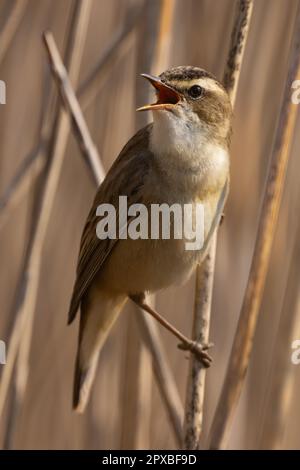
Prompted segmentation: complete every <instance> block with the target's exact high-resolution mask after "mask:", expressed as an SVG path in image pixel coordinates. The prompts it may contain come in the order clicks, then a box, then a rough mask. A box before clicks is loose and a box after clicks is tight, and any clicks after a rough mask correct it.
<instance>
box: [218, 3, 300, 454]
mask: <svg viewBox="0 0 300 470" xmlns="http://www.w3.org/2000/svg"><path fill="white" fill-rule="evenodd" d="M299 54H300V5H299V7H298V13H297V18H296V22H295V34H294V38H293V45H292V52H291V58H290V65H289V70H288V76H287V82H286V87H285V93H284V98H283V102H282V106H281V110H280V117H279V123H278V127H277V131H276V137H275V144H274V147H273V151H272V157H271V163H270V167H269V171H268V177H267V184H266V189H265V192H264V197H263V205H262V210H261V215H260V219H259V225H258V232H257V236H256V242H255V247H254V254H253V259H252V264H251V268H250V273H249V278H248V283H247V287H246V292H245V296H244V301H243V305H242V309H241V313H240V318H239V322H238V326H237V329H236V333H235V337H234V341H233V346H232V350H231V354H230V358H229V364H228V368H227V372H226V375H225V381H224V384H223V387H222V392H221V396H220V399H219V403H218V406H217V410H216V413H215V417H214V420H213V424H212V428H211V433H210V447H211V448H212V449H222V448H225V446H226V444H227V440H228V435H229V431H230V427H231V423H232V419H233V415H234V411H235V409H236V407H237V404H238V400H239V397H240V394H241V390H242V386H243V383H244V379H245V375H246V372H247V368H248V364H249V359H250V354H251V350H252V343H253V337H254V333H255V328H256V323H257V318H258V314H259V309H260V306H261V301H262V296H263V290H264V286H265V279H266V275H267V270H268V266H269V260H270V254H271V248H272V242H273V238H274V232H275V229H276V222H277V216H278V211H279V207H280V201H281V195H282V189H283V185H284V178H285V174H286V167H287V162H288V156H289V150H290V145H291V141H292V137H293V133H294V128H295V122H296V116H297V107H296V106H295V105H294V104H293V103H292V101H291V84H292V82H293V81H294V80H295V79H296V77H297V75H298V76H299V74H300V70H299Z"/></svg>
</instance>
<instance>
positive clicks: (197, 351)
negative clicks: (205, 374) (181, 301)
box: [129, 294, 212, 368]
mask: <svg viewBox="0 0 300 470" xmlns="http://www.w3.org/2000/svg"><path fill="white" fill-rule="evenodd" d="M129 298H130V299H131V300H132V301H133V302H134V303H135V304H136V305H138V306H139V307H140V308H142V309H143V310H145V312H148V313H150V315H152V316H153V317H154V318H155V319H156V320H157V321H158V322H159V323H160V324H161V325H163V326H164V327H165V328H166V329H167V330H169V331H170V332H171V333H172V334H173V335H174V336H176V338H178V339H179V340H180V341H181V343H180V344H179V345H178V348H179V349H183V350H184V351H190V352H192V353H193V354H194V355H195V357H196V358H197V359H198V360H199V361H200V362H201V363H202V364H203V366H204V367H206V368H208V367H210V365H211V362H212V358H211V356H210V355H209V354H208V352H207V350H208V349H209V348H210V347H211V346H212V345H211V344H205V345H201V344H200V343H197V341H193V340H191V339H189V338H187V337H186V336H185V335H183V334H182V333H181V332H180V331H179V330H177V328H175V327H174V326H173V325H171V323H169V322H168V321H167V320H166V319H165V318H163V317H162V316H161V315H160V314H159V313H158V312H157V311H156V310H155V309H154V308H152V307H150V306H149V305H148V304H147V303H146V301H145V294H138V295H130V296H129Z"/></svg>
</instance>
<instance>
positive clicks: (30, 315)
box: [0, 0, 92, 441]
mask: <svg viewBox="0 0 300 470" xmlns="http://www.w3.org/2000/svg"><path fill="white" fill-rule="evenodd" d="M91 3H92V2H91V0H79V1H77V3H76V6H77V7H76V10H75V13H74V21H73V28H72V31H73V34H71V35H70V38H69V39H70V42H69V58H68V62H69V70H70V77H71V78H72V80H73V81H74V82H75V83H76V82H77V80H78V76H79V71H80V63H81V58H82V54H83V45H84V42H85V37H86V33H87V26H88V21H89V16H90V9H91ZM56 123H57V125H56V126H55V128H54V133H53V139H52V146H51V151H52V159H51V161H50V165H49V168H48V172H47V177H46V181H45V187H44V189H43V194H42V196H41V202H40V207H39V210H38V211H37V214H36V219H35V221H34V230H32V232H31V233H32V235H31V238H30V240H29V245H28V254H27V256H26V259H27V262H26V265H25V267H24V270H23V272H22V274H21V276H22V278H23V279H24V282H23V283H21V284H22V289H24V292H18V293H17V298H18V299H19V301H18V305H17V312H16V313H15V314H14V315H13V317H14V318H15V326H14V329H13V332H12V335H11V337H10V340H9V345H10V347H9V349H8V355H7V364H6V367H5V368H4V370H3V374H2V380H1V384H0V416H1V415H2V412H3V406H4V404H5V401H6V397H7V392H8V388H9V383H10V378H11V374H12V372H13V368H14V363H15V359H16V357H17V355H18V364H17V371H16V394H15V403H14V404H13V406H11V407H10V410H11V412H10V413H9V414H10V416H9V417H8V426H7V429H8V432H9V433H10V432H11V430H12V432H13V430H14V423H12V422H11V421H15V416H16V415H15V409H14V408H15V407H18V409H19V408H20V407H21V404H22V401H23V398H24V394H25V391H26V385H27V379H28V372H29V351H30V343H31V336H32V327H33V320H34V312H35V306H36V298H37V291H38V284H39V273H40V265H41V254H42V248H43V242H44V239H45V236H46V232H47V226H48V222H49V218H50V215H51V209H52V206H53V202H54V199H55V196H56V192H57V185H58V181H59V177H60V173H61V167H62V162H63V157H64V154H65V148H66V144H67V139H68V135H69V120H68V116H67V114H66V112H65V111H64V110H60V112H59V114H58V119H57V121H56ZM6 441H11V439H10V438H8V437H6Z"/></svg>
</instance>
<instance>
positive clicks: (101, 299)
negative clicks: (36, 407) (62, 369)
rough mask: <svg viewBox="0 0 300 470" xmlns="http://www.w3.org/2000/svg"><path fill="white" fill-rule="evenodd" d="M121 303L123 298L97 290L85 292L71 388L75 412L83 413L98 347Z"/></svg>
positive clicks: (101, 344) (116, 315)
mask: <svg viewBox="0 0 300 470" xmlns="http://www.w3.org/2000/svg"><path fill="white" fill-rule="evenodd" d="M125 302H126V297H125V296H108V295H107V294H105V293H103V292H100V291H96V292H89V293H88V296H87V297H86V298H85V299H84V300H83V302H82V305H81V318H80V326H79V344H78V352H77V357H76V363H75V373H74V386H73V408H74V410H75V411H77V412H78V413H83V411H84V410H85V407H86V405H87V402H88V399H89V396H90V391H91V388H92V385H93V382H94V379H95V375H96V370H97V364H98V358H99V354H100V351H101V348H102V346H103V344H104V342H105V340H106V338H107V335H108V333H109V332H110V330H111V328H112V326H113V324H114V322H115V320H116V318H117V317H118V314H119V312H120V310H121V308H122V306H123V305H124V303H125Z"/></svg>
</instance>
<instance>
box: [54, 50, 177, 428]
mask: <svg viewBox="0 0 300 470" xmlns="http://www.w3.org/2000/svg"><path fill="white" fill-rule="evenodd" d="M51 44H52V47H55V49H56V50H57V48H56V46H55V43H54V42H53V41H51ZM52 47H51V49H52ZM51 49H50V50H49V51H48V52H50V55H49V59H50V60H51V61H53V60H59V62H60V65H59V66H55V67H53V68H52V71H53V72H54V70H56V71H59V70H61V66H62V63H61V59H60V56H59V54H57V53H55V54H53V55H52V54H51ZM56 82H57V83H58V84H60V86H62V87H63V86H64V84H65V81H64V80H61V79H59V80H58V79H57V78H56ZM60 94H62V93H60ZM63 95H64V96H65V101H64V103H65V104H66V100H68V94H67V93H65V92H64V93H63ZM67 107H68V109H69V110H70V111H71V112H73V111H74V107H73V111H72V107H71V106H70V104H67ZM74 120H75V119H73V121H74ZM79 132H80V131H79ZM79 132H76V133H75V137H76V138H78V139H79V144H80V142H81V140H82V137H81V136H79V135H78V134H79ZM84 156H85V158H88V159H89V158H90V156H89V153H88V152H87V153H85V154H84ZM99 165H100V158H99ZM97 174H98V175H99V174H100V168H99V171H97ZM95 179H96V178H95ZM97 183H98V185H99V184H101V179H99V181H97ZM140 318H141V321H142V322H143V324H144V329H145V330H146V332H147V333H146V335H145V336H146V339H147V343H148V344H149V348H150V349H151V351H152V352H153V357H154V370H155V373H156V379H157V382H158V386H159V389H160V392H161V394H162V396H163V397H164V402H165V404H166V407H167V411H168V414H169V415H170V416H172V423H174V422H176V423H178V422H180V421H181V416H182V405H181V406H180V399H179V395H178V392H177V387H176V384H175V381H174V378H173V376H172V374H171V372H170V371H171V368H170V366H169V364H168V361H167V358H166V355H165V352H164V349H163V346H162V344H161V340H160V337H159V335H158V332H157V328H156V325H154V326H153V325H152V328H150V327H149V322H148V321H147V319H146V316H145V314H144V313H140ZM154 352H155V354H154ZM166 371H168V372H166ZM162 378H163V379H162ZM175 405H176V408H175ZM174 432H175V435H176V434H178V428H177V429H175V428H174Z"/></svg>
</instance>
